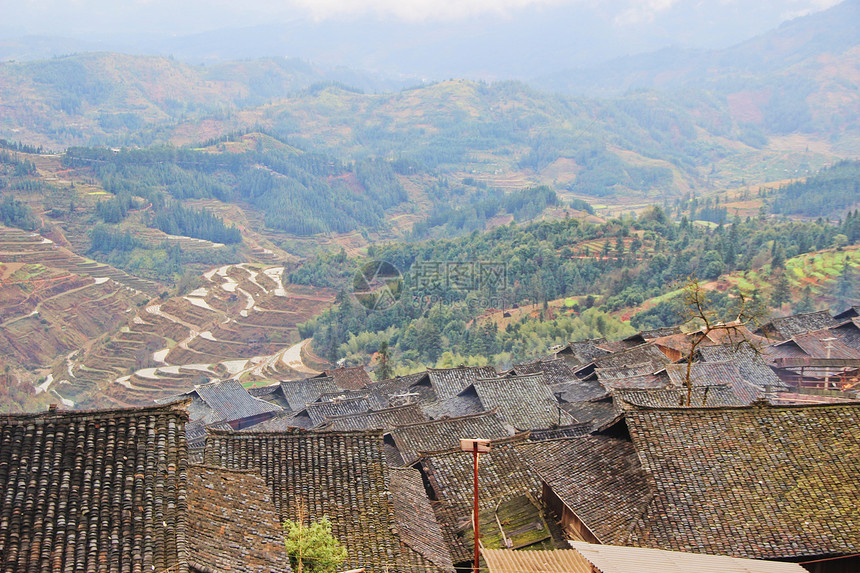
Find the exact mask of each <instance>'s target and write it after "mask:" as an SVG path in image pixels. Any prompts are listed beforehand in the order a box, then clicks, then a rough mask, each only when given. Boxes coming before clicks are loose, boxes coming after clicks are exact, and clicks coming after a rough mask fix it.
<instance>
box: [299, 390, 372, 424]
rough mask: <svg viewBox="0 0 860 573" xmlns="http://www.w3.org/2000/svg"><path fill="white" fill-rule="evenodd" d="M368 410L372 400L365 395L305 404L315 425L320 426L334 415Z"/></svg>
mask: <svg viewBox="0 0 860 573" xmlns="http://www.w3.org/2000/svg"><path fill="white" fill-rule="evenodd" d="M368 410H370V402H368V400H367V398H365V397H363V396H361V397H358V398H349V399H347V400H333V401H331V402H314V403H312V404H308V405H307V406H305V411H306V412H307V413H308V416H310V418H311V422H312V424H313V426H318V425H320V424H322V423H323V422H325V421H326V420H327V419H328V418H331V417H333V416H345V415H347V414H358V413H359V412H367V411H368Z"/></svg>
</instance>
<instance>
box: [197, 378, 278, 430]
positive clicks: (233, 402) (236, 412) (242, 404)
mask: <svg viewBox="0 0 860 573" xmlns="http://www.w3.org/2000/svg"><path fill="white" fill-rule="evenodd" d="M193 394H196V395H197V396H199V397H200V399H201V400H203V402H205V403H206V405H207V406H209V408H211V409H212V411H213V412H214V414H215V416H216V418H217V419H216V420H212V421H213V422H214V421H225V422H231V421H233V420H242V419H244V418H252V417H254V416H259V415H260V414H266V413H269V412H279V411H281V408H279V407H277V406H275V405H274V404H271V403H269V402H266V401H264V400H260V399H258V398H254V397H253V396H251V395H250V394H249V393H248V391H247V390H245V388H244V387H243V386H242V385H241V384H240V383H239V382H236V381H235V380H224V381H221V382H214V383H211V384H206V385H204V386H198V387H197V388H195V389H194V390H193V391H191V392H188V393H187V394H186V395H193ZM191 419H195V418H194V416H192V418H191Z"/></svg>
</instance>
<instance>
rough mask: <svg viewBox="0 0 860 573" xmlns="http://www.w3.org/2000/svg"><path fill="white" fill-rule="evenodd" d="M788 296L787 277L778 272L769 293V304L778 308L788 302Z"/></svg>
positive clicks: (789, 292)
mask: <svg viewBox="0 0 860 573" xmlns="http://www.w3.org/2000/svg"><path fill="white" fill-rule="evenodd" d="M790 297H791V285H789V282H788V277H787V276H786V275H785V273H780V275H779V278H778V279H777V280H776V284H775V285H774V287H773V292H772V293H771V294H770V305H771V306H773V307H776V308H779V307H781V306H782V305H783V304H785V303H786V302H788V300H789V298H790Z"/></svg>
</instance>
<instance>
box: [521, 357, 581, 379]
mask: <svg viewBox="0 0 860 573" xmlns="http://www.w3.org/2000/svg"><path fill="white" fill-rule="evenodd" d="M513 373H514V374H515V375H517V376H522V375H524V374H538V373H542V374H543V375H544V379H545V380H546V383H547V384H551V385H553V384H561V383H563V382H571V381H573V380H576V376H575V375H574V373H573V368H571V367H570V365H568V363H567V362H565V361H564V360H562V359H561V358H556V359H555V360H536V361H535V362H527V363H525V364H514V367H513Z"/></svg>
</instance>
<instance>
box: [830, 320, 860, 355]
mask: <svg viewBox="0 0 860 573" xmlns="http://www.w3.org/2000/svg"><path fill="white" fill-rule="evenodd" d="M830 332H831V333H832V335H831V336H835V337H838V338H839V340H841V341H842V343H843V344H846V345H848V346H850V347H851V348H854V349H855V350H860V320H859V319H857V318H853V319H851V320H846V321H845V322H843V323H842V324H840V325H838V326H834V327H833V328H831V329H830Z"/></svg>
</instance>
